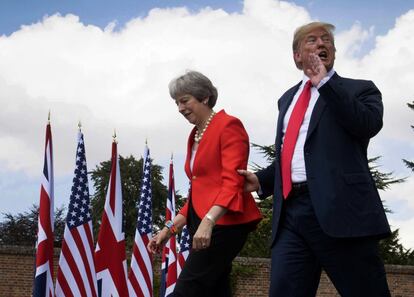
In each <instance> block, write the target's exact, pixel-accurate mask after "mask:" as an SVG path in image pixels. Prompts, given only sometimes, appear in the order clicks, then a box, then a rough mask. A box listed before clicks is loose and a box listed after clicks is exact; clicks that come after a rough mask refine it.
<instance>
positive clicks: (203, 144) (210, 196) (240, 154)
mask: <svg viewBox="0 0 414 297" xmlns="http://www.w3.org/2000/svg"><path fill="white" fill-rule="evenodd" d="M195 132H196V128H195V127H194V129H193V130H192V132H191V134H190V136H189V138H188V145H187V159H186V162H185V172H186V174H187V176H188V178H190V179H191V193H190V195H191V198H190V197H189V198H190V199H192V204H193V207H194V210H195V212H196V214H197V215H198V217H200V218H201V219H202V218H203V217H204V216H205V215H206V213H207V212H208V211H209V210H210V208H211V207H212V206H213V205H219V206H222V207H224V208H227V210H228V211H227V213H226V214H225V215H223V216H222V217H221V218H220V219H219V220H218V221H217V224H219V225H236V224H244V223H248V222H259V221H260V220H261V214H260V211H259V209H258V208H257V206H256V202H255V201H254V199H253V196H252V195H251V194H250V193H244V192H243V185H244V177H243V176H240V175H239V174H238V173H237V171H236V170H237V169H246V167H247V160H248V157H249V137H248V135H247V133H246V130H245V129H244V127H243V124H242V123H241V121H240V120H239V119H237V118H235V117H232V116H230V115H228V114H226V113H225V112H224V110H222V111H220V112H218V113H217V114H216V115H215V116H214V117H213V119H212V121H211V122H210V124H209V126H208V128H207V130H206V131H205V133H204V135H203V138H202V139H201V141H200V143H199V145H198V148H197V152H196V155H195V159H194V163H193V170H192V171H191V169H190V160H191V150H192V147H193V144H194V134H195ZM187 211H188V201H187V203H186V204H185V205H184V206H183V208H182V209H181V211H180V214H182V215H184V216H185V217H186V216H187Z"/></svg>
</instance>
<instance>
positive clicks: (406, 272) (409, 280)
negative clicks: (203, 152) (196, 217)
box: [0, 246, 414, 297]
mask: <svg viewBox="0 0 414 297" xmlns="http://www.w3.org/2000/svg"><path fill="white" fill-rule="evenodd" d="M58 261H59V250H58V249H56V250H55V260H54V262H55V266H56V265H57V263H58ZM158 266H159V265H158ZM158 266H157V267H158ZM233 266H234V273H235V274H236V275H237V276H238V277H237V279H236V280H235V288H236V289H235V292H234V296H235V297H263V296H267V294H268V288H269V281H268V279H269V271H270V261H269V259H259V258H237V259H236V260H235V262H234V265H233ZM33 267H34V250H33V249H32V248H30V247H16V246H0V297H26V296H27V297H28V296H31V289H32V282H33ZM155 270H156V271H157V273H158V272H159V270H158V269H155ZM386 272H387V278H388V285H389V287H390V289H391V295H392V296H393V297H413V296H414V266H397V265H387V266H386ZM55 273H56V268H55ZM157 279H158V278H157ZM328 296H329V297H335V296H339V294H338V293H337V292H336V290H335V288H334V287H333V286H332V284H331V283H330V281H329V279H328V278H327V277H326V275H325V274H323V275H322V278H321V282H320V285H319V289H318V297H328Z"/></svg>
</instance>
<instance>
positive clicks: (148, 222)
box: [128, 146, 153, 297]
mask: <svg viewBox="0 0 414 297" xmlns="http://www.w3.org/2000/svg"><path fill="white" fill-rule="evenodd" d="M143 163H144V164H143V175H142V182H141V193H140V201H139V205H138V218H137V226H136V231H135V239H134V246H133V249H132V258H131V268H130V271H129V274H128V288H129V296H131V297H132V296H139V297H152V296H153V269H152V256H151V254H150V253H149V252H148V250H147V244H148V242H149V241H150V240H151V238H152V188H151V159H150V152H149V149H148V147H147V146H146V147H145V152H144V158H143Z"/></svg>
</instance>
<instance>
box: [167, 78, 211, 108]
mask: <svg viewBox="0 0 414 297" xmlns="http://www.w3.org/2000/svg"><path fill="white" fill-rule="evenodd" d="M168 89H169V91H170V96H171V97H172V98H174V99H178V97H180V96H182V95H185V94H189V95H192V96H194V98H196V99H197V100H198V101H200V102H201V101H203V100H204V99H206V98H208V103H207V104H208V106H209V107H210V108H213V107H214V105H216V101H217V89H216V87H215V86H213V84H212V83H211V81H210V79H209V78H208V77H207V76H205V75H204V74H202V73H200V72H197V71H193V70H188V71H186V73H185V74H183V75H180V76H178V77H176V78H174V79H173V80H172V81H171V82H170V83H169V84H168Z"/></svg>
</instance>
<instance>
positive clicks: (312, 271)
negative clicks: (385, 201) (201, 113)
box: [239, 22, 390, 297]
mask: <svg viewBox="0 0 414 297" xmlns="http://www.w3.org/2000/svg"><path fill="white" fill-rule="evenodd" d="M334 28H335V27H334V26H333V25H331V24H327V23H321V22H313V23H310V24H307V25H304V26H302V27H300V28H298V29H297V30H296V31H295V34H294V40H293V58H294V61H295V64H296V66H297V68H298V69H300V70H302V71H303V80H302V81H301V82H300V83H299V84H297V85H296V86H294V87H292V88H291V89H289V90H288V91H287V92H286V93H285V94H283V96H282V97H281V98H280V99H279V101H278V107H279V118H278V122H277V135H276V143H275V149H276V158H275V161H274V162H273V163H272V164H271V165H270V166H269V167H267V168H265V169H263V170H261V171H259V172H256V173H251V172H248V171H245V170H239V173H240V174H242V175H244V176H245V178H246V182H245V190H246V191H258V193H259V196H260V197H261V198H265V197H267V196H269V195H271V194H273V197H274V199H273V222H272V243H271V249H272V251H271V255H272V268H271V284H270V296H272V297H284V296H295V297H296V296H315V295H316V291H317V288H318V284H319V279H320V275H321V269H322V268H323V269H324V270H325V271H326V273H327V275H328V276H329V278H330V279H331V281H332V282H333V284H334V285H335V287H336V289H337V290H338V292H339V293H340V294H341V296H349V297H359V296H366V297H371V296H372V297H377V296H390V293H389V290H388V285H387V280H386V275H385V270H384V265H383V263H382V261H381V259H380V258H379V255H378V241H379V240H380V239H381V238H383V237H386V236H388V235H389V234H390V228H389V225H388V222H387V218H386V216H385V212H384V208H383V206H382V203H381V200H380V197H379V195H378V192H377V189H376V187H375V183H374V180H373V178H372V176H371V174H370V170H369V167H368V160H367V147H368V143H369V140H370V138H371V137H373V136H375V135H376V134H377V133H378V132H379V131H380V129H381V128H382V116H383V105H382V99H381V93H380V91H379V90H378V89H377V87H376V86H375V85H374V83H373V82H371V81H366V80H355V79H348V78H342V77H340V76H339V75H338V74H336V72H335V71H334V70H333V65H334V60H335V50H336V49H335V44H334V36H333V30H334Z"/></svg>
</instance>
